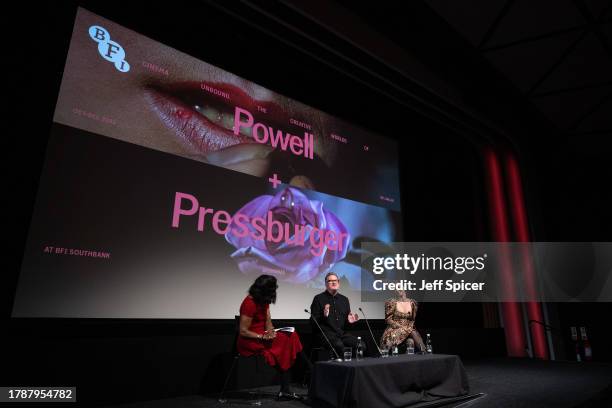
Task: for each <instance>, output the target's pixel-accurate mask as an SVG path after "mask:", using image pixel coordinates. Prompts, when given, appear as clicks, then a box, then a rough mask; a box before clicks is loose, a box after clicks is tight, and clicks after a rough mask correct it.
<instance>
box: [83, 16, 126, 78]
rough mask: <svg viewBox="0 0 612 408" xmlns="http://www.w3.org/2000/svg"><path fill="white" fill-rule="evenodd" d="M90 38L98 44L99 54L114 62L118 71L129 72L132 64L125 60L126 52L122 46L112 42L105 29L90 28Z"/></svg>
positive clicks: (98, 27)
mask: <svg viewBox="0 0 612 408" xmlns="http://www.w3.org/2000/svg"><path fill="white" fill-rule="evenodd" d="M89 36H90V37H91V39H92V40H94V41H95V42H97V43H98V53H100V55H101V56H102V58H104V59H105V60H107V61H110V62H112V63H113V64H114V65H115V68H117V70H118V71H121V72H128V71H129V70H130V64H128V62H127V61H126V60H125V50H124V49H123V47H122V46H120V45H119V44H117V43H116V42H115V41H112V40H111V38H110V34H109V33H108V31H107V30H106V29H105V28H104V27H100V26H96V25H94V26H91V27H89Z"/></svg>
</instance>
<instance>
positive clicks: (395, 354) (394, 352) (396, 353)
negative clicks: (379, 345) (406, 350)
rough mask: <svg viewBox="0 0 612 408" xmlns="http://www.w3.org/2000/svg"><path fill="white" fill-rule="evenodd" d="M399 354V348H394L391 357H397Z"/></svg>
mask: <svg viewBox="0 0 612 408" xmlns="http://www.w3.org/2000/svg"><path fill="white" fill-rule="evenodd" d="M398 354H399V351H398V350H397V346H393V351H392V352H391V355H392V356H393V357H395V356H397V355H398Z"/></svg>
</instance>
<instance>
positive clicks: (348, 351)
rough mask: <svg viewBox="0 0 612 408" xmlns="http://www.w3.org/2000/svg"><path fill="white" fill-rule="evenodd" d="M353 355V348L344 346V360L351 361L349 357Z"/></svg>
mask: <svg viewBox="0 0 612 408" xmlns="http://www.w3.org/2000/svg"><path fill="white" fill-rule="evenodd" d="M352 356H353V349H352V348H350V347H345V348H344V361H351V357H352Z"/></svg>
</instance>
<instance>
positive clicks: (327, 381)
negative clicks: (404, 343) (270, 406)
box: [310, 354, 469, 408]
mask: <svg viewBox="0 0 612 408" xmlns="http://www.w3.org/2000/svg"><path fill="white" fill-rule="evenodd" d="M468 389H469V385H468V380H467V375H466V373H465V369H464V368H463V364H462V363H461V359H459V357H458V356H453V355H445V354H425V355H420V354H414V355H400V356H396V357H387V358H366V359H364V360H360V361H357V360H353V361H343V362H334V361H325V362H318V363H316V364H315V366H314V371H313V376H312V383H311V386H310V398H311V399H312V401H313V405H314V406H315V407H317V406H318V407H328V406H333V407H351V408H356V407H364V408H378V407H380V408H383V407H405V406H407V405H411V404H416V403H418V402H422V401H431V400H434V399H437V398H442V397H456V396H459V395H465V394H467V392H468Z"/></svg>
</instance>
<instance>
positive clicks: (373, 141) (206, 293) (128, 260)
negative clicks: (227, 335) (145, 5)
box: [13, 9, 402, 319]
mask: <svg viewBox="0 0 612 408" xmlns="http://www.w3.org/2000/svg"><path fill="white" fill-rule="evenodd" d="M202 54H205V50H203V51H202ZM262 58H265V55H262ZM321 97H324V95H321ZM400 204H401V203H400V192H399V176H398V163H397V145H396V143H395V142H394V141H392V140H389V139H386V138H384V137H381V136H378V135H376V134H373V133H371V132H367V131H364V130H363V129H360V128H358V127H356V126H353V125H350V124H348V123H346V122H343V121H341V120H339V119H336V118H334V117H332V116H330V115H327V114H325V113H323V112H321V111H318V110H316V109H314V108H312V107H309V106H306V105H303V104H301V103H299V102H296V101H294V100H291V99H289V98H287V97H285V96H282V95H279V94H276V93H274V92H272V91H270V90H267V89H265V88H262V87H260V86H258V85H256V84H254V83H252V82H249V81H248V80H246V79H243V78H240V77H237V76H235V75H233V74H231V73H228V72H226V71H223V70H221V69H219V68H216V67H214V66H211V65H209V64H207V63H205V62H203V61H200V60H197V59H195V58H192V57H190V56H188V55H186V54H183V53H181V52H179V51H177V50H175V49H172V48H169V47H167V46H164V45H162V44H160V43H158V42H155V41H153V40H151V39H149V38H147V37H144V36H142V35H139V34H137V33H135V32H133V31H130V30H128V29H126V28H123V27H121V26H119V25H117V24H115V23H113V22H111V21H109V20H106V19H104V18H102V17H100V16H97V15H95V14H93V13H90V12H88V11H86V10H84V9H79V10H78V13H77V18H76V23H75V26H74V31H73V35H72V39H71V42H70V48H69V51H68V57H67V61H66V66H65V70H64V74H63V78H62V84H61V87H60V93H59V98H58V102H57V106H56V110H55V116H54V123H53V125H52V130H51V136H50V139H49V143H48V147H47V153H46V159H45V164H44V167H43V173H42V176H41V180H40V185H39V191H38V195H37V201H36V206H35V210H34V214H33V216H32V222H31V226H30V232H29V236H28V241H27V245H26V248H25V255H24V261H23V264H22V270H21V274H20V278H19V284H18V288H17V294H16V298H15V304H14V308H13V316H15V317H75V318H198V319H206V318H233V316H234V315H235V314H237V312H238V306H239V305H240V303H241V301H242V299H243V298H244V296H245V294H246V291H247V289H248V287H249V285H250V284H251V283H252V282H253V280H254V279H255V278H256V277H257V276H259V275H260V274H270V275H274V276H276V277H277V278H278V281H279V296H278V301H277V304H276V305H274V306H273V313H274V317H275V318H307V317H308V316H307V315H305V314H304V312H303V309H304V308H305V307H308V306H309V305H310V302H311V300H312V296H313V295H315V294H316V293H318V292H320V291H322V290H323V288H324V281H323V278H324V276H325V274H326V273H327V272H330V271H334V272H335V273H337V274H338V276H339V277H340V279H341V285H342V287H341V291H342V292H343V293H344V294H345V295H348V296H349V297H350V298H351V299H352V300H353V299H354V301H355V302H358V301H359V290H360V285H361V283H360V281H361V279H360V278H361V270H360V268H359V262H360V255H359V251H360V243H361V242H366V241H374V242H392V241H400V240H401V238H402V231H401V225H402V221H401V213H400ZM363 306H364V309H366V311H368V306H367V305H363ZM355 308H356V305H355ZM378 309H380V308H378V307H377V308H373V309H372V311H371V313H372V316H373V317H382V310H378Z"/></svg>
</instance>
